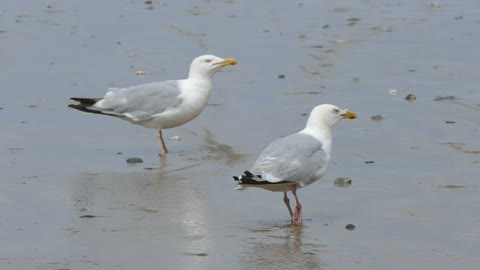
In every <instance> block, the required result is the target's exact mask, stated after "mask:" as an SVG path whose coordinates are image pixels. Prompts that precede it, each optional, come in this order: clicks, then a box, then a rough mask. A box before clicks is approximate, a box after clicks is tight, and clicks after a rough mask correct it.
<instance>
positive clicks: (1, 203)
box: [0, 0, 480, 269]
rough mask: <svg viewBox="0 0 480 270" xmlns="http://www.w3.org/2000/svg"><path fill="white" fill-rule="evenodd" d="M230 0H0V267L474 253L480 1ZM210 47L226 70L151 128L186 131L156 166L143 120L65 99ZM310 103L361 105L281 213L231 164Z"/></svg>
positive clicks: (329, 260) (360, 261) (467, 263)
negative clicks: (190, 115) (189, 109)
mask: <svg viewBox="0 0 480 270" xmlns="http://www.w3.org/2000/svg"><path fill="white" fill-rule="evenodd" d="M244 2H245V1H244ZM244 2H241V1H195V2H193V3H192V2H186V1H185V2H175V3H168V2H157V1H153V4H151V5H150V4H146V3H145V1H102V2H101V3H93V2H91V3H90V2H87V1H80V2H78V3H66V2H63V1H47V2H45V1H43V2H42V1H40V2H39V1H28V4H27V3H25V1H24V2H23V3H22V4H19V3H18V2H17V1H9V0H7V1H4V3H2V7H1V8H0V22H1V24H0V58H1V59H2V61H0V80H1V81H2V88H3V90H2V99H1V101H0V108H1V109H0V121H1V123H2V133H1V134H0V146H1V147H0V150H1V151H0V161H1V163H0V164H2V165H1V168H0V169H1V171H2V173H1V176H2V177H1V178H2V181H1V182H0V211H1V212H2V218H1V219H0V242H1V243H3V244H2V245H0V268H1V269H153V268H156V269H158V268H160V269H226V268H228V269H272V268H275V269H472V268H475V266H477V265H478V264H479V263H480V259H479V258H478V250H479V249H480V229H479V228H480V226H479V225H480V214H479V211H478V207H477V206H478V204H479V203H480V196H479V187H480V184H479V182H478V172H479V167H480V152H479V151H480V144H479V140H478V138H479V135H480V131H479V124H478V116H479V114H480V92H479V90H478V79H477V77H478V73H479V71H480V70H479V69H480V68H479V67H478V65H477V63H476V61H475V55H476V54H477V50H478V44H479V41H480V38H479V34H480V33H479V30H478V29H479V26H480V11H479V10H480V4H478V3H477V1H473V0H472V1H466V0H465V1H464V0H462V1H442V2H438V3H439V6H438V7H437V6H436V5H435V4H431V2H428V1H427V2H418V1H393V2H392V1H389V2H385V1H342V2H333V1H331V2H327V3H322V2H319V1H300V2H288V1H285V2H284V3H279V2H278V1H263V2H260V3H253V2H252V3H244ZM432 3H433V2H432ZM205 53H209V54H210V53H211V54H215V55H218V56H221V57H235V58H237V59H238V61H239V64H238V65H237V66H234V67H227V68H225V69H224V70H223V71H222V72H219V73H218V74H217V75H216V76H215V79H214V93H213V96H212V98H211V100H210V106H208V107H207V108H206V109H205V111H204V112H203V113H202V115H201V116H199V117H198V118H197V119H195V120H194V121H192V122H190V123H188V124H187V125H185V126H182V127H179V128H176V129H171V130H166V131H164V136H165V137H166V138H170V137H173V136H180V138H181V140H180V141H178V142H174V141H170V140H167V144H168V147H169V150H170V151H171V153H170V154H169V155H168V157H167V158H166V160H160V159H159V158H158V156H157V151H158V148H157V145H156V141H155V136H154V131H153V130H147V129H144V128H142V127H137V126H133V125H130V124H128V123H126V122H122V121H118V120H114V119H109V118H107V117H100V116H92V115H85V114H81V113H78V112H77V111H73V110H70V109H68V108H67V107H66V105H67V104H68V102H69V101H68V98H69V97H71V96H93V97H95V96H101V95H103V94H104V92H105V91H106V88H108V87H112V86H128V85H134V84H138V83H144V82H150V81H155V80H164V79H177V78H183V77H184V76H185V75H186V72H187V70H186V68H187V67H188V65H189V63H190V61H191V59H193V58H194V57H195V56H198V55H200V54H205ZM138 70H141V71H145V72H146V76H144V77H140V76H137V75H136V74H135V72H136V71H138ZM280 75H283V76H284V78H283V79H282V78H281V77H282V76H280ZM279 76H280V77H279ZM389 90H397V94H396V95H391V94H389ZM410 92H411V93H414V94H415V95H416V97H417V99H416V100H415V101H413V102H407V101H406V100H405V99H404V97H405V96H406V95H407V94H408V93H410ZM438 96H440V97H446V96H454V97H456V98H455V99H444V100H440V101H435V100H434V99H435V98H437V97H438ZM321 103H332V104H336V105H339V106H341V107H347V108H349V109H351V110H353V111H355V112H356V113H357V115H358V116H359V118H358V119H356V120H354V121H347V120H345V121H341V122H340V123H338V125H337V126H336V128H335V132H334V134H335V140H334V145H333V159H332V164H331V165H330V167H329V170H328V172H327V174H326V175H325V177H324V178H322V179H321V180H320V181H318V182H317V183H315V184H313V185H311V186H309V187H308V188H306V189H302V190H301V191H299V196H300V199H301V202H302V204H303V207H304V226H303V227H294V226H291V225H289V221H288V212H287V210H286V209H285V206H284V205H283V201H282V194H281V193H270V192H266V191H263V190H253V189H250V190H245V191H236V190H234V187H235V182H234V181H232V179H231V176H232V175H238V174H239V173H241V172H242V171H243V170H245V169H248V168H249V167H250V166H251V164H252V163H253V161H254V160H255V158H256V156H257V155H258V153H259V152H260V150H261V149H262V148H263V147H265V146H266V145H267V144H268V142H270V141H272V140H273V139H276V138H278V137H281V136H284V135H287V134H290V133H293V132H295V131H297V130H299V129H301V128H302V127H303V125H304V124H305V121H306V116H304V115H303V114H305V113H309V112H310V110H311V109H312V108H313V107H314V106H315V105H317V104H321ZM374 115H381V116H383V120H381V121H373V120H372V119H370V117H371V116H374ZM447 122H448V123H447ZM129 157H140V158H142V159H143V160H144V163H142V164H139V165H128V164H127V163H126V159H127V158H129ZM369 161H373V163H366V162H369ZM337 177H350V178H352V180H353V182H352V185H351V186H350V187H348V188H339V187H336V186H335V185H334V184H333V181H334V180H335V179H336V178H337ZM347 224H354V225H355V229H354V230H353V231H350V230H346V229H345V226H346V225H347Z"/></svg>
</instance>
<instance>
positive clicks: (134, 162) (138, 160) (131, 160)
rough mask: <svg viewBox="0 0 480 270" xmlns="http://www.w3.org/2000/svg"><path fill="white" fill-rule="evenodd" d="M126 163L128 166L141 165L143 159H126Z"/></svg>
mask: <svg viewBox="0 0 480 270" xmlns="http://www.w3.org/2000/svg"><path fill="white" fill-rule="evenodd" d="M127 163H129V164H136V163H143V159H141V158H138V157H134V158H128V159H127Z"/></svg>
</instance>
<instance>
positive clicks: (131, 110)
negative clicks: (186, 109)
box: [92, 80, 183, 121]
mask: <svg viewBox="0 0 480 270" xmlns="http://www.w3.org/2000/svg"><path fill="white" fill-rule="evenodd" d="M180 94H181V90H180V88H179V84H178V81H173V80H171V81H163V82H154V83H149V84H142V85H137V86H132V87H128V88H121V89H112V90H111V91H109V92H108V93H107V94H105V97H104V98H103V99H102V100H100V101H99V102H97V103H96V104H95V105H94V106H92V107H93V108H95V109H100V110H101V111H102V112H104V113H109V114H113V115H118V116H126V117H128V118H130V119H131V120H134V121H143V120H148V119H150V118H151V117H152V116H153V115H155V114H159V113H162V112H164V111H165V110H167V109H169V108H175V107H177V106H178V105H179V104H180V103H181V102H182V101H183V99H182V97H181V96H180Z"/></svg>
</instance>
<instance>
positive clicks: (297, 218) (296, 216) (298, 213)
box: [292, 185, 302, 225]
mask: <svg viewBox="0 0 480 270" xmlns="http://www.w3.org/2000/svg"><path fill="white" fill-rule="evenodd" d="M292 193H293V196H294V197H295V202H296V203H297V206H295V212H294V213H293V217H292V221H293V223H294V224H295V225H300V224H302V205H301V204H300V201H299V200H298V197H297V185H294V186H293V190H292Z"/></svg>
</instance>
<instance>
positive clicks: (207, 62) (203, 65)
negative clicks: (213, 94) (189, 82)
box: [188, 55, 237, 79]
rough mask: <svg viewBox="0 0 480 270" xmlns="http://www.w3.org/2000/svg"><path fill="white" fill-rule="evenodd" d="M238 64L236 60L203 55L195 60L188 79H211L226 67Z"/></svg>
mask: <svg viewBox="0 0 480 270" xmlns="http://www.w3.org/2000/svg"><path fill="white" fill-rule="evenodd" d="M236 64H237V60H236V59H234V58H225V59H223V58H220V57H217V56H214V55H202V56H199V57H197V58H195V59H193V61H192V64H191V65H190V73H189V74H188V78H199V79H210V78H212V76H213V75H215V73H216V72H217V71H219V70H220V69H221V68H222V67H224V66H230V65H231V66H233V65H236Z"/></svg>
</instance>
